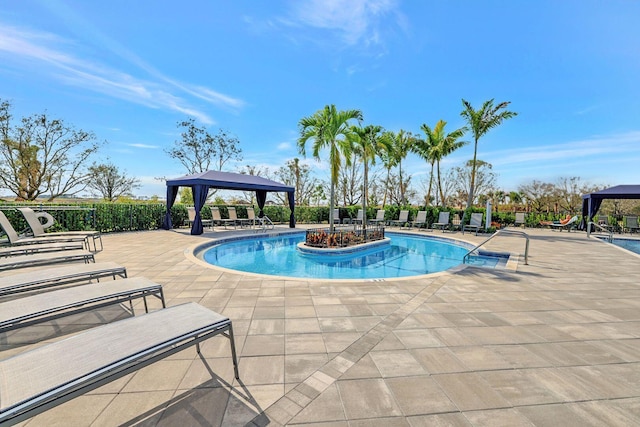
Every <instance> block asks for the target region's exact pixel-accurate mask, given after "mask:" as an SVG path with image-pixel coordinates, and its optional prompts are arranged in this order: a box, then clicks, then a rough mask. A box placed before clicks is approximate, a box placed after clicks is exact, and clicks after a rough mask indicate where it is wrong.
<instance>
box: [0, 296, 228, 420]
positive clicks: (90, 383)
mask: <svg viewBox="0 0 640 427" xmlns="http://www.w3.org/2000/svg"><path fill="white" fill-rule="evenodd" d="M215 335H223V336H225V337H226V338H228V339H229V341H230V346H231V357H232V360H233V366H234V373H235V377H236V378H237V379H239V374H238V363H237V358H236V349H235V341H234V338H233V327H232V324H231V320H229V318H228V317H225V316H222V315H220V314H218V313H216V312H214V311H211V310H209V309H207V308H204V307H202V306H201V305H198V304H196V303H187V304H182V305H178V306H174V307H169V308H166V309H162V310H157V311H154V312H152V313H149V314H143V315H141V316H137V317H130V318H127V319H124V320H119V321H117V322H113V323H109V324H106V325H102V326H99V327H96V328H92V329H89V330H86V331H84V332H81V333H78V334H76V335H73V336H71V337H69V338H66V339H62V340H59V341H55V342H53V343H50V344H46V345H43V346H40V347H37V348H35V349H33V350H30V351H26V352H22V353H19V354H17V355H15V356H13V357H10V358H8V359H4V360H0V379H1V381H2V387H0V425H5V424H6V425H14V424H17V423H20V422H22V421H25V420H27V419H29V418H32V417H33V416H35V415H37V414H39V413H42V412H44V411H46V410H48V409H50V408H53V407H55V406H58V405H60V404H62V403H64V402H67V401H69V400H71V399H73V398H75V397H77V396H80V395H83V394H85V393H87V392H89V391H91V390H94V389H96V388H98V387H100V386H102V385H104V384H107V383H109V382H111V381H114V380H116V379H118V378H121V377H123V376H125V375H127V374H130V373H132V372H135V371H137V370H138V369H140V368H143V367H145V366H148V365H150V364H152V363H154V362H156V361H158V360H161V359H163V358H165V357H168V356H170V355H172V354H175V353H178V352H180V351H183V350H184V349H186V348H187V347H190V346H192V345H195V346H196V349H197V351H198V353H200V342H202V341H204V340H206V339H208V338H211V337H213V336H215ZM105 349H108V351H105Z"/></svg>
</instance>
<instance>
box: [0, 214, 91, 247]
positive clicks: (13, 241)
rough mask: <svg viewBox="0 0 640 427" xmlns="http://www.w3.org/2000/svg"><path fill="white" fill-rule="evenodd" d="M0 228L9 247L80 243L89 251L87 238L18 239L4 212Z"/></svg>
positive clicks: (50, 237) (0, 217)
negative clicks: (5, 236)
mask: <svg viewBox="0 0 640 427" xmlns="http://www.w3.org/2000/svg"><path fill="white" fill-rule="evenodd" d="M0 228H2V230H3V231H4V233H5V234H6V235H7V243H8V244H9V245H11V246H21V245H37V244H44V243H64V242H82V243H84V245H85V247H86V248H87V249H89V240H88V238H87V236H40V237H20V236H18V232H17V231H16V230H15V228H13V226H12V225H11V223H10V222H9V219H7V217H6V215H5V214H4V212H2V211H0Z"/></svg>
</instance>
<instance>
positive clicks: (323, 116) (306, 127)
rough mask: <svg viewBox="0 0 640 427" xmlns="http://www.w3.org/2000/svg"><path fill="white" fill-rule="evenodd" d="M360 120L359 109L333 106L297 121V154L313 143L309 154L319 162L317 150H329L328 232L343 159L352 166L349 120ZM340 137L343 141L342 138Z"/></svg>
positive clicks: (331, 221)
mask: <svg viewBox="0 0 640 427" xmlns="http://www.w3.org/2000/svg"><path fill="white" fill-rule="evenodd" d="M351 119H357V120H358V121H360V120H362V112H361V111H360V110H344V111H338V110H337V109H336V106H335V105H333V104H332V105H325V107H324V108H323V109H321V110H318V111H316V112H315V113H314V114H313V115H311V116H308V117H303V118H302V119H300V122H299V123H298V126H299V128H300V138H298V151H299V152H300V154H302V155H304V156H306V150H305V145H306V143H307V141H308V140H310V139H311V140H313V146H312V154H313V157H314V158H316V159H318V160H319V159H320V151H321V150H322V149H325V148H327V149H329V163H330V167H331V193H330V196H329V229H330V230H331V231H333V209H334V206H335V186H336V182H337V181H338V175H339V172H340V166H341V164H342V158H343V157H344V162H345V164H347V165H348V164H350V163H351V142H350V141H349V140H348V139H347V138H346V136H347V134H348V133H349V132H350V128H349V120H351ZM341 137H342V138H341Z"/></svg>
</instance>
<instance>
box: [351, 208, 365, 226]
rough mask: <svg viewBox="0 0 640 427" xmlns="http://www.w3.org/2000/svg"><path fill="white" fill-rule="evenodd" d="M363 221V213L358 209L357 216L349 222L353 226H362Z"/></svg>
mask: <svg viewBox="0 0 640 427" xmlns="http://www.w3.org/2000/svg"><path fill="white" fill-rule="evenodd" d="M363 220H364V211H363V210H362V209H358V214H357V215H356V217H355V219H353V220H351V222H352V223H353V224H362V221H363Z"/></svg>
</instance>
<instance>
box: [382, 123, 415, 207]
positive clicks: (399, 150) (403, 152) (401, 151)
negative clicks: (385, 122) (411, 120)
mask: <svg viewBox="0 0 640 427" xmlns="http://www.w3.org/2000/svg"><path fill="white" fill-rule="evenodd" d="M383 138H384V139H386V140H387V141H389V142H390V144H391V145H393V150H392V151H391V152H392V153H393V154H394V162H395V163H396V164H397V165H398V170H399V177H400V204H402V205H404V204H406V202H407V201H406V200H405V195H404V194H405V188H404V182H403V178H402V160H404V159H405V157H407V154H409V150H410V149H411V146H412V145H413V143H414V142H415V140H416V138H415V137H414V136H413V135H411V132H406V131H404V130H403V129H400V130H399V131H398V132H392V131H387V132H385V133H384V136H383Z"/></svg>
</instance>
